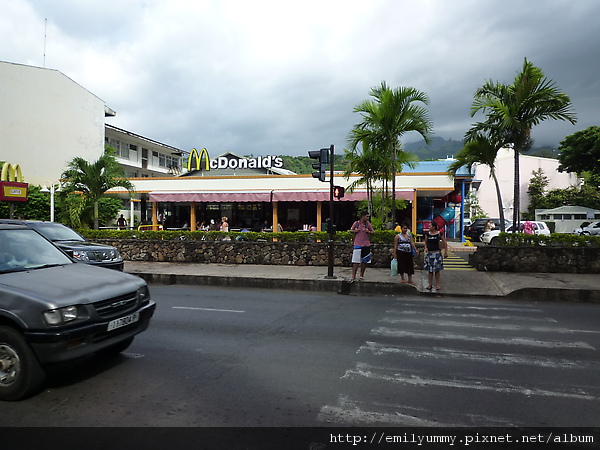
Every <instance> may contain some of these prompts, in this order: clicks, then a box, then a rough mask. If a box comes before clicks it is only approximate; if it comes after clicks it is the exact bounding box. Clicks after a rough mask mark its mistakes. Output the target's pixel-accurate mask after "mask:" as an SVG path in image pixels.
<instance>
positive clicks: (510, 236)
mask: <svg viewBox="0 0 600 450" xmlns="http://www.w3.org/2000/svg"><path fill="white" fill-rule="evenodd" d="M496 245H499V246H503V247H535V246H548V247H600V236H578V235H574V234H562V233H554V234H551V235H550V236H542V235H537V234H526V233H500V234H499V235H498V241H497V244H496Z"/></svg>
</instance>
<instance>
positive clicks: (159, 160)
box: [104, 124, 184, 178]
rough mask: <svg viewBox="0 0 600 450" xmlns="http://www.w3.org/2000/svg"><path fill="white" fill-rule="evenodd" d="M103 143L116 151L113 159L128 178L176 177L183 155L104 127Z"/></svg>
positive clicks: (153, 142) (112, 127) (173, 148)
mask: <svg viewBox="0 0 600 450" xmlns="http://www.w3.org/2000/svg"><path fill="white" fill-rule="evenodd" d="M104 142H105V143H106V145H108V146H109V147H112V148H113V149H115V151H116V158H117V160H118V161H119V163H120V164H121V166H122V167H123V168H124V169H125V175H126V176H127V177H128V178H148V177H157V176H158V177H165V176H175V175H179V174H180V173H181V171H182V164H183V156H184V152H183V151H182V150H180V149H178V148H175V147H171V146H169V145H166V144H162V143H160V142H157V141H154V140H152V139H148V138H145V137H143V136H139V135H137V134H134V133H131V132H130V131H126V130H122V129H120V128H117V127H115V126H113V125H109V124H106V127H105V138H104Z"/></svg>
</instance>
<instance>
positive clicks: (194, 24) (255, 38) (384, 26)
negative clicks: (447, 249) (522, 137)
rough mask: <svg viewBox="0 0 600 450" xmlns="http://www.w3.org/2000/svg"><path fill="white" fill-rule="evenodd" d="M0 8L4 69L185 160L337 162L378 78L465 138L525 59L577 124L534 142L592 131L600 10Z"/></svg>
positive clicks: (311, 5)
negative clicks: (57, 90)
mask: <svg viewBox="0 0 600 450" xmlns="http://www.w3.org/2000/svg"><path fill="white" fill-rule="evenodd" d="M0 11H1V13H0V60H2V61H9V62H14V63H20V64H27V65H33V66H40V67H43V66H45V67H47V68H50V69H57V70H59V71H60V72H62V73H64V74H65V75H66V76H68V77H69V78H71V79H73V80H74V81H75V82H77V83H78V84H80V85H82V86H83V87H85V88H86V89H88V90H89V91H90V92H92V93H93V94H95V95H96V96H98V97H100V98H101V99H102V100H104V101H105V102H106V104H107V105H108V106H109V107H110V108H112V109H113V110H115V111H116V112H117V116H116V117H114V118H108V119H107V122H108V123H110V124H112V125H114V126H116V127H119V128H124V129H126V130H128V131H131V132H133V133H136V134H140V135H142V136H145V137H148V138H150V139H154V140H157V141H160V142H163V143H165V144H168V145H172V146H174V147H177V148H180V149H182V150H185V151H189V150H190V149H192V148H194V147H197V148H202V147H206V148H207V149H208V151H209V153H210V154H211V155H217V154H220V153H222V152H224V151H233V152H235V153H239V154H242V155H250V154H253V155H255V156H256V155H269V154H283V155H295V156H299V155H306V154H307V153H306V152H307V151H308V150H315V149H318V148H320V147H328V146H329V145H330V144H334V145H335V148H336V153H339V154H341V153H342V150H343V148H345V147H346V138H347V135H348V132H349V131H350V130H351V128H352V126H353V125H354V124H356V123H358V122H359V121H360V115H358V114H356V113H353V108H354V107H355V106H356V105H357V104H358V103H360V102H362V101H363V100H366V99H368V98H369V91H370V88H371V87H373V86H377V85H379V84H380V83H381V81H386V82H387V84H388V85H390V86H391V87H398V86H410V87H414V88H416V89H419V90H422V91H424V92H426V93H427V94H428V95H429V97H430V100H431V102H430V105H429V111H430V114H431V117H432V119H433V122H434V133H435V135H436V136H440V137H443V138H446V139H449V138H452V139H462V137H463V136H464V133H465V131H467V129H468V128H469V127H470V126H471V124H472V123H473V122H474V121H477V120H483V118H484V117H483V115H478V116H475V118H471V117H470V115H469V108H470V105H471V103H472V100H473V93H474V92H475V90H476V89H477V88H478V87H479V86H481V85H482V84H483V83H484V82H485V81H486V80H490V79H491V80H494V81H500V82H506V83H509V82H512V81H513V79H514V77H515V75H516V74H517V72H518V71H519V70H520V68H521V66H522V64H523V58H525V57H527V58H528V59H529V60H530V61H531V62H532V63H533V64H534V65H536V66H538V67H540V68H541V69H542V70H543V71H544V74H545V75H546V76H547V77H548V78H550V79H552V80H554V81H555V82H556V84H557V85H558V87H559V88H560V89H561V90H562V91H564V92H565V93H567V94H568V95H569V96H570V97H571V100H572V102H573V107H574V110H575V112H576V114H577V117H578V123H577V124H576V125H571V124H569V123H567V122H556V121H551V122H547V123H544V124H542V125H539V126H537V127H536V128H534V133H533V137H534V139H535V143H534V145H535V146H540V145H558V142H559V141H561V140H562V139H564V138H565V137H566V136H568V135H570V134H573V133H574V132H576V131H579V130H583V129H585V128H587V127H589V126H592V125H599V124H600V119H599V118H598V112H599V109H600V76H599V74H600V70H598V66H599V65H600V27H599V26H598V24H599V23H600V22H599V20H600V19H599V18H600V1H598V0H531V1H524V0H502V1H500V0H419V1H405V0H359V1H356V0H304V1H302V2H293V1H289V0H288V1H285V0H253V1H249V0H0ZM44 52H45V56H44ZM418 139H419V136H418V135H416V134H407V135H406V136H405V138H404V139H403V141H404V142H412V141H416V140H418Z"/></svg>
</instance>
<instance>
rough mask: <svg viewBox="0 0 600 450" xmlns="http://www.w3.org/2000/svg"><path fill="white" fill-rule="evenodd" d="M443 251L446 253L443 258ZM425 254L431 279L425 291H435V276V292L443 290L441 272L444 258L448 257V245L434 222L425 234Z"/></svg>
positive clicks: (425, 267) (426, 268)
mask: <svg viewBox="0 0 600 450" xmlns="http://www.w3.org/2000/svg"><path fill="white" fill-rule="evenodd" d="M442 250H443V251H444V256H443V257H442ZM425 252H426V253H425V265H424V269H425V270H426V271H427V272H428V277H429V284H428V286H427V287H426V288H425V289H427V290H428V291H431V289H433V275H434V274H435V290H436V291H439V290H440V289H441V287H440V275H441V274H440V272H441V271H442V270H444V258H447V257H448V244H447V243H446V239H444V236H443V235H442V233H440V232H439V231H438V229H437V224H436V223H435V222H433V221H431V223H430V224H429V231H428V232H426V233H425Z"/></svg>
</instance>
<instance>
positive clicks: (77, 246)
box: [0, 219, 123, 271]
mask: <svg viewBox="0 0 600 450" xmlns="http://www.w3.org/2000/svg"><path fill="white" fill-rule="evenodd" d="M0 223H6V224H17V225H25V226H27V227H30V228H33V229H34V230H36V231H37V232H39V233H40V234H42V235H43V236H44V237H46V238H47V239H49V240H51V241H52V242H54V243H55V244H56V245H57V246H58V247H60V248H61V249H62V250H63V251H64V252H65V253H66V254H67V255H69V256H70V257H71V258H74V259H75V260H77V261H79V262H82V263H86V264H92V265H96V266H100V267H106V268H107V269H116V270H120V271H123V259H122V258H121V255H120V254H119V251H118V250H117V249H116V248H114V247H111V246H110V245H104V244H96V243H93V242H89V241H86V240H85V238H84V237H83V236H81V235H80V234H79V233H77V232H76V231H74V230H72V229H71V228H69V227H67V226H65V225H63V224H61V223H56V222H43V221H38V220H11V219H0Z"/></svg>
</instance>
